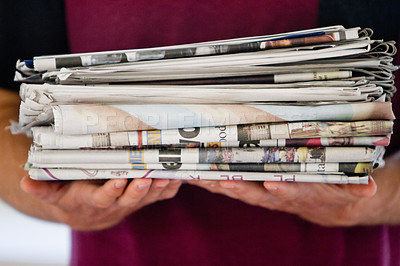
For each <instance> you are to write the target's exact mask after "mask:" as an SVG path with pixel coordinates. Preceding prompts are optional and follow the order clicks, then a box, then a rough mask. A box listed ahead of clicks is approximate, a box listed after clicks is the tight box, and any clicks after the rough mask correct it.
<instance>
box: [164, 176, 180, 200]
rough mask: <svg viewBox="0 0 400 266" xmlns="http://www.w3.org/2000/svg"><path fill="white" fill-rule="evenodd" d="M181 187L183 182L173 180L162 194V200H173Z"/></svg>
mask: <svg viewBox="0 0 400 266" xmlns="http://www.w3.org/2000/svg"><path fill="white" fill-rule="evenodd" d="M181 185H182V180H178V179H171V180H170V181H169V184H168V185H167V186H166V187H165V189H164V190H163V191H162V192H161V194H160V199H171V198H173V197H175V195H176V194H177V193H178V190H179V188H180V186H181Z"/></svg>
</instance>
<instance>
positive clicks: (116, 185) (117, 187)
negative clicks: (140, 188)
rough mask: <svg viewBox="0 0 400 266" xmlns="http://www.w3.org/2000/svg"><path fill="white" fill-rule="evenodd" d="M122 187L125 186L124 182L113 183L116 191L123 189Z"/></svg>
mask: <svg viewBox="0 0 400 266" xmlns="http://www.w3.org/2000/svg"><path fill="white" fill-rule="evenodd" d="M124 186H125V181H123V180H118V181H115V184H114V187H115V188H116V189H121V188H123V187H124Z"/></svg>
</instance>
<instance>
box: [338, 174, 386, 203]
mask: <svg viewBox="0 0 400 266" xmlns="http://www.w3.org/2000/svg"><path fill="white" fill-rule="evenodd" d="M345 186H347V190H348V192H349V193H350V194H351V195H353V196H355V197H358V198H364V197H372V196H373V195H375V194H376V191H377V189H378V187H377V185H376V183H375V180H374V179H373V178H372V176H369V182H368V184H367V185H363V184H360V185H358V184H349V185H345Z"/></svg>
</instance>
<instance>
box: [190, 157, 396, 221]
mask: <svg viewBox="0 0 400 266" xmlns="http://www.w3.org/2000/svg"><path fill="white" fill-rule="evenodd" d="M373 176H374V180H372V179H371V180H370V182H369V184H368V185H355V184H349V185H332V184H311V183H287V182H264V183H258V182H245V181H219V182H218V181H190V183H191V184H194V185H198V186H200V187H203V188H205V189H207V190H209V191H211V192H214V193H220V194H224V195H226V196H228V197H232V198H235V199H239V200H241V201H244V202H246V203H248V204H251V205H256V206H260V207H263V208H267V209H271V210H279V211H284V212H289V213H293V214H296V215H298V216H300V217H302V218H303V219H305V220H308V221H310V222H314V223H317V224H320V225H324V226H353V225H376V224H400V204H398V202H399V201H400V151H399V152H397V153H396V154H394V155H392V156H391V157H389V158H387V159H386V166H385V167H384V168H382V169H377V170H376V171H374V173H373Z"/></svg>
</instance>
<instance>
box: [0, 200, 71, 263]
mask: <svg viewBox="0 0 400 266" xmlns="http://www.w3.org/2000/svg"><path fill="white" fill-rule="evenodd" d="M70 246H71V237H70V229H69V228H68V227H67V226H65V225H61V224H56V223H51V222H45V221H41V220H39V219H35V218H32V217H29V216H27V215H24V214H22V213H20V212H18V211H16V210H14V209H13V208H11V207H10V206H8V205H7V204H5V203H4V202H2V201H1V200H0V265H14V263H16V264H15V265H17V264H18V265H28V264H39V265H46V264H47V265H68V263H69V258H70V250H71V249H70Z"/></svg>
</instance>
